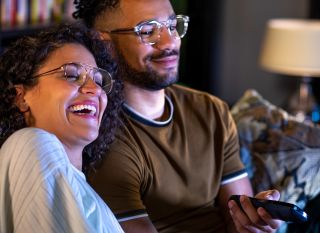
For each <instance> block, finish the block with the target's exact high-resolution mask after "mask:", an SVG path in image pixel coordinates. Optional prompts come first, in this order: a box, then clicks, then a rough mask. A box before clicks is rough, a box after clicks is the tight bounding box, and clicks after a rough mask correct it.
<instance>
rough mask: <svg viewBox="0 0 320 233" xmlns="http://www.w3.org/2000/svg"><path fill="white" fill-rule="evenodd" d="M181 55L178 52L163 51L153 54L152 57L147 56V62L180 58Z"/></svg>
mask: <svg viewBox="0 0 320 233" xmlns="http://www.w3.org/2000/svg"><path fill="white" fill-rule="evenodd" d="M179 54H180V53H179V51H178V50H163V51H161V52H160V53H158V54H152V55H148V56H146V57H145V60H152V59H161V58H165V57H169V56H173V55H177V56H179Z"/></svg>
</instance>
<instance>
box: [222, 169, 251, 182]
mask: <svg viewBox="0 0 320 233" xmlns="http://www.w3.org/2000/svg"><path fill="white" fill-rule="evenodd" d="M247 176H248V173H247V171H246V169H242V170H240V171H237V172H234V173H231V174H228V175H225V176H223V177H222V180H221V185H224V184H229V183H231V182H234V181H237V180H239V179H242V178H244V177H247Z"/></svg>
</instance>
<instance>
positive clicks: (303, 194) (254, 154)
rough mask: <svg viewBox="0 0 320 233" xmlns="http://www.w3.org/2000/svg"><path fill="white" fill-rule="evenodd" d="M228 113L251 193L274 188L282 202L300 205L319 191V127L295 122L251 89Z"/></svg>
mask: <svg viewBox="0 0 320 233" xmlns="http://www.w3.org/2000/svg"><path fill="white" fill-rule="evenodd" d="M231 113H232V115H233V117H234V120H235V122H236V125H237V128H238V132H239V139H240V148H241V150H240V154H241V159H242V161H243V162H244V164H245V166H246V168H247V171H248V174H249V177H250V179H251V181H252V185H253V188H254V191H255V193H257V192H260V191H262V190H266V189H273V188H275V189H278V190H279V191H280V193H281V200H282V201H286V202H290V203H293V204H296V205H298V206H299V207H300V208H304V207H305V206H306V203H307V202H308V201H309V200H311V199H313V198H314V197H315V196H316V195H317V194H318V193H319V192H320V185H319V183H320V128H319V127H316V126H314V125H312V124H310V123H306V122H299V121H298V120H297V119H296V118H294V117H293V116H290V115H289V114H288V113H287V112H286V111H284V110H283V109H281V108H279V107H277V106H275V105H273V104H271V103H269V102H268V101H267V100H265V99H264V98H263V97H262V96H261V95H259V93H257V91H255V90H248V91H246V92H245V94H244V96H243V97H242V98H241V99H239V101H238V102H237V103H236V104H235V105H234V106H233V108H232V109H231Z"/></svg>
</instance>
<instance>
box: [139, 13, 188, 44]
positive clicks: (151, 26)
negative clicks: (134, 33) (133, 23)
mask: <svg viewBox="0 0 320 233" xmlns="http://www.w3.org/2000/svg"><path fill="white" fill-rule="evenodd" d="M164 26H165V27H166V28H167V29H168V30H169V33H170V35H171V36H172V37H175V38H182V37H183V36H184V35H185V34H186V31H187V22H186V20H185V19H184V18H176V19H170V20H168V21H167V22H164V23H160V22H157V21H151V22H147V23H144V24H143V25H141V27H140V29H139V31H140V37H141V40H142V41H143V42H144V43H155V42H157V41H158V39H159V37H160V32H161V30H162V28H163V27H164Z"/></svg>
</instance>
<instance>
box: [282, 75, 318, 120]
mask: <svg viewBox="0 0 320 233" xmlns="http://www.w3.org/2000/svg"><path fill="white" fill-rule="evenodd" d="M288 108H289V112H290V113H291V114H292V115H294V116H295V117H296V118H297V120H299V121H301V122H302V121H312V122H319V121H320V114H319V111H318V105H317V103H316V100H315V98H314V96H313V92H312V87H311V78H310V77H303V78H302V79H301V82H300V86H299V89H298V90H297V91H296V92H295V93H294V94H293V96H292V97H291V98H290V100H289V107H288Z"/></svg>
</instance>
